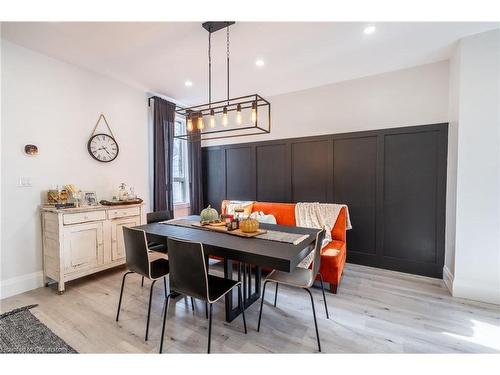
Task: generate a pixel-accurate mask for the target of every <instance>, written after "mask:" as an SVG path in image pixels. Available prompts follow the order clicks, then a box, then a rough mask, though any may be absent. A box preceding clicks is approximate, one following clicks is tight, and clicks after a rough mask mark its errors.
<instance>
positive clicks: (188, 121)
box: [187, 116, 193, 132]
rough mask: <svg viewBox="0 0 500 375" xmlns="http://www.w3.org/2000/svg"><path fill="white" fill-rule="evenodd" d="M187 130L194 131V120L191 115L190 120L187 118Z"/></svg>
mask: <svg viewBox="0 0 500 375" xmlns="http://www.w3.org/2000/svg"><path fill="white" fill-rule="evenodd" d="M187 131H188V132H191V131H193V120H192V119H191V116H188V120H187Z"/></svg>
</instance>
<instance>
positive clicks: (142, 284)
mask: <svg viewBox="0 0 500 375" xmlns="http://www.w3.org/2000/svg"><path fill="white" fill-rule="evenodd" d="M143 286H144V276H143V277H142V280H141V287H143Z"/></svg>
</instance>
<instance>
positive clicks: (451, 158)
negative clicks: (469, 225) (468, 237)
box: [443, 44, 460, 292]
mask: <svg viewBox="0 0 500 375" xmlns="http://www.w3.org/2000/svg"><path fill="white" fill-rule="evenodd" d="M459 51H460V44H458V45H457V47H456V48H455V51H454V53H453V55H452V56H451V58H450V86H449V110H448V117H449V122H448V164H447V169H446V171H447V181H446V233H445V259H444V270H443V273H444V280H445V282H446V285H447V287H448V289H450V291H452V292H453V290H452V289H453V277H454V274H455V235H456V215H457V212H456V208H457V207H456V206H457V157H458V150H457V146H458V108H459V99H460V97H459V94H460V81H459V79H458V78H459V73H460V58H459Z"/></svg>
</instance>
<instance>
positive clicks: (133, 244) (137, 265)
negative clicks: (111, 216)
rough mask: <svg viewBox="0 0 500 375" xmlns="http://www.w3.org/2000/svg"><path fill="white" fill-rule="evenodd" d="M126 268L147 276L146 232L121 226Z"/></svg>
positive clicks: (148, 273) (148, 270)
mask: <svg viewBox="0 0 500 375" xmlns="http://www.w3.org/2000/svg"><path fill="white" fill-rule="evenodd" d="M123 240H124V243H125V256H126V263H127V268H128V269H129V270H130V271H134V272H136V273H138V274H140V275H142V276H146V277H148V278H150V277H151V275H150V265H149V255H148V246H147V242H146V241H147V240H146V233H145V232H144V231H143V230H141V229H132V228H127V227H123Z"/></svg>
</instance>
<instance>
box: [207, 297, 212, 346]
mask: <svg viewBox="0 0 500 375" xmlns="http://www.w3.org/2000/svg"><path fill="white" fill-rule="evenodd" d="M212 306H213V305H212V304H210V314H209V315H208V350H207V353H208V354H210V342H211V339H212Z"/></svg>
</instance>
